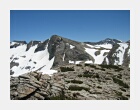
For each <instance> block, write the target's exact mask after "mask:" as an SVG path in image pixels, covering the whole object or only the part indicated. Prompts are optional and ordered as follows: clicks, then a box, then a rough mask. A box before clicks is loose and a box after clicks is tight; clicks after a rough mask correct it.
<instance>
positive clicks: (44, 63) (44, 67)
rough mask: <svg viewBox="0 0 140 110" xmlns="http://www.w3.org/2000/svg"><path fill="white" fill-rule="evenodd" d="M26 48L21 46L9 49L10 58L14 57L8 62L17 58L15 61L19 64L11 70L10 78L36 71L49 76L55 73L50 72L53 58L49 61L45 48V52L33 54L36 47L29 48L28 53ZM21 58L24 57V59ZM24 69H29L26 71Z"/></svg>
mask: <svg viewBox="0 0 140 110" xmlns="http://www.w3.org/2000/svg"><path fill="white" fill-rule="evenodd" d="M26 47H27V45H22V46H18V47H17V48H12V49H10V54H11V56H12V55H14V57H13V58H12V59H10V60H11V61H12V60H13V59H14V58H19V59H18V60H16V61H15V62H17V63H19V66H18V67H16V66H14V67H12V68H11V70H12V71H13V72H14V74H13V75H12V76H19V75H21V74H24V73H28V72H31V71H38V72H42V73H43V74H51V73H53V72H55V71H54V70H50V69H51V67H52V65H53V62H54V57H53V58H52V59H51V60H49V52H48V49H47V46H46V48H45V50H43V51H38V52H36V53H34V51H35V49H36V48H37V45H35V46H32V47H30V49H29V50H28V51H26ZM21 56H25V58H24V57H21ZM26 67H30V68H29V69H26ZM49 72H50V73H49Z"/></svg>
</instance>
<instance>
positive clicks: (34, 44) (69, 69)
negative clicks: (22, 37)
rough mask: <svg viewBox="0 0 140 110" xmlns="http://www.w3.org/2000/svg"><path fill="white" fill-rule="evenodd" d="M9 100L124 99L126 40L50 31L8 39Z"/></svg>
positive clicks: (126, 89)
mask: <svg viewBox="0 0 140 110" xmlns="http://www.w3.org/2000/svg"><path fill="white" fill-rule="evenodd" d="M10 97H11V100H128V99H129V98H130V41H127V42H122V41H120V40H116V39H109V38H107V39H105V40H102V41H99V42H78V41H74V40H71V39H67V38H64V37H62V36H58V35H53V36H51V37H50V38H49V39H46V40H45V41H30V42H29V43H27V42H26V41H13V42H10Z"/></svg>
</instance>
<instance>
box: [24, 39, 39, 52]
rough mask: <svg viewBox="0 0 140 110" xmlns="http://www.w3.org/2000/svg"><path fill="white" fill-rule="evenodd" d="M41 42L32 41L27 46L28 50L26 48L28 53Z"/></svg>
mask: <svg viewBox="0 0 140 110" xmlns="http://www.w3.org/2000/svg"><path fill="white" fill-rule="evenodd" d="M39 43H40V41H30V42H29V43H28V44H27V48H26V51H28V50H29V49H30V47H32V46H35V45H37V44H39Z"/></svg>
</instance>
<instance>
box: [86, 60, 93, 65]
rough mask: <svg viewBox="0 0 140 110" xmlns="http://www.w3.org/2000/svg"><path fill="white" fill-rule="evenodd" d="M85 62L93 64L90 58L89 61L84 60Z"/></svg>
mask: <svg viewBox="0 0 140 110" xmlns="http://www.w3.org/2000/svg"><path fill="white" fill-rule="evenodd" d="M85 63H86V64H93V61H92V60H89V61H85Z"/></svg>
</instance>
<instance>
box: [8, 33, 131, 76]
mask: <svg viewBox="0 0 140 110" xmlns="http://www.w3.org/2000/svg"><path fill="white" fill-rule="evenodd" d="M129 48H130V42H127V43H124V42H121V41H118V40H111V39H109V38H107V39H105V40H102V41H99V42H97V43H94V44H92V43H90V44H89V43H86V42H78V41H74V40H71V39H67V38H64V37H61V36H58V35H52V36H51V37H50V39H47V40H45V41H30V42H29V43H27V42H26V41H14V42H10V52H11V56H10V71H11V72H10V74H11V75H12V74H13V72H14V71H19V72H20V71H21V70H22V69H23V70H25V71H24V72H29V71H33V70H38V69H40V68H42V69H43V68H44V69H43V70H41V69H40V70H41V71H45V68H46V69H51V68H54V67H57V66H62V65H66V64H69V63H75V64H78V63H80V62H86V63H93V64H111V65H123V66H129V63H130V60H129V59H130V53H128V54H127V53H126V51H125V50H126V49H127V51H128V52H129ZM18 51H20V52H21V53H19V52H18ZM114 53H115V54H114ZM124 55H125V60H126V61H124V62H125V64H123V59H124V58H123V57H124ZM21 56H25V57H26V58H24V59H23V57H21ZM41 58H43V59H44V61H43V60H39V59H41ZM27 59H28V60H27ZM25 60H26V61H25ZM51 60H52V61H51ZM39 62H40V63H39ZM45 62H46V63H45ZM47 62H48V64H49V68H47ZM50 62H51V63H50ZM23 63H25V64H24V65H23ZM42 64H43V65H42ZM36 65H37V66H36ZM19 68H20V69H21V70H20V69H19ZM25 68H26V69H25ZM26 70H28V71H26Z"/></svg>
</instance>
